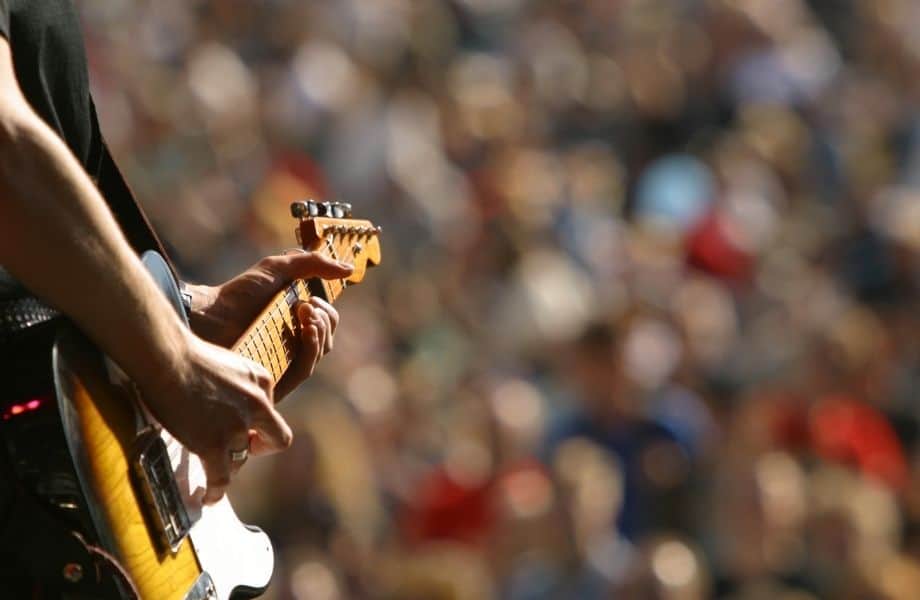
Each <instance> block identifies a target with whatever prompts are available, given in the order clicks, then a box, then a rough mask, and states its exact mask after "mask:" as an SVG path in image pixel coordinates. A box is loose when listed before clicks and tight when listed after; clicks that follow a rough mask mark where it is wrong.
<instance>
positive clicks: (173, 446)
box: [0, 201, 380, 600]
mask: <svg viewBox="0 0 920 600" xmlns="http://www.w3.org/2000/svg"><path fill="white" fill-rule="evenodd" d="M291 212H292V214H293V216H294V217H295V218H297V219H298V220H299V223H298V227H297V229H296V230H295V231H296V234H297V238H298V241H299V242H300V243H301V245H302V247H303V248H304V249H305V250H309V251H315V252H320V253H323V254H326V255H328V256H330V257H332V258H335V259H337V260H341V261H343V262H348V263H351V264H353V265H354V271H353V272H352V274H351V275H350V276H349V277H348V278H347V279H343V280H320V279H315V280H309V281H304V280H297V281H294V282H293V283H291V284H290V285H288V286H287V287H286V288H285V289H283V290H281V291H280V292H278V294H277V295H276V296H275V297H274V298H273V299H272V301H271V302H270V303H269V304H268V306H266V308H265V309H264V311H263V312H262V313H261V314H260V315H259V316H258V318H256V319H255V321H253V323H252V324H251V325H250V327H249V328H248V329H247V330H246V332H245V333H244V334H243V335H242V337H241V338H240V339H239V341H238V342H237V343H236V344H235V346H234V348H233V349H234V350H235V351H236V352H238V353H240V354H242V355H243V356H245V357H247V358H249V359H251V360H253V361H255V362H257V363H260V364H261V365H262V366H263V367H265V368H266V369H267V370H268V371H269V372H270V373H271V374H272V376H273V377H274V379H275V381H276V382H277V381H278V380H279V379H280V378H281V376H282V375H283V374H284V373H285V371H286V370H287V368H288V366H289V365H290V364H291V363H292V361H293V360H294V358H295V356H296V353H297V351H298V348H299V339H300V338H299V333H298V329H299V324H298V322H297V317H296V312H295V310H294V306H295V305H296V303H298V302H299V301H302V300H306V299H307V298H309V297H310V296H312V295H317V296H321V297H323V298H325V299H326V300H328V301H334V300H335V299H336V298H338V296H339V295H340V294H341V293H342V291H343V290H344V289H345V287H347V286H348V285H351V284H354V283H358V282H360V281H361V280H362V279H363V278H364V275H365V272H366V269H367V267H368V266H370V265H376V264H379V262H380V244H379V233H380V229H379V228H378V227H375V226H374V225H373V224H371V223H370V222H369V221H363V220H355V219H352V218H351V211H350V207H349V206H348V205H346V204H338V203H317V202H312V201H309V202H296V203H294V204H293V205H292V206H291ZM142 258H143V262H144V265H145V266H146V268H147V269H148V271H149V272H150V273H151V275H153V277H154V279H155V280H156V281H157V282H158V284H159V285H160V287H161V289H162V290H163V292H164V294H166V296H167V297H168V298H169V300H170V301H171V302H172V304H173V305H174V307H175V308H176V310H177V311H178V312H179V313H180V314H181V315H183V317H184V312H183V310H182V304H181V297H180V294H179V290H178V288H177V285H176V281H175V280H174V279H173V276H172V273H171V271H170V269H169V268H168V266H167V265H166V263H165V261H164V260H163V258H162V257H161V256H160V255H158V254H156V253H154V252H148V253H146V254H145V255H144V256H143V257H142ZM47 371H49V374H50V377H48V378H47V379H46V380H45V381H46V383H44V384H42V383H37V384H34V385H31V387H30V385H26V384H23V385H20V386H19V388H18V390H17V393H15V394H14V395H13V397H9V396H6V397H4V398H3V399H2V402H3V403H2V405H0V408H2V413H0V426H2V427H3V428H4V430H3V433H4V437H5V438H6V439H7V440H8V445H9V446H10V448H11V450H10V451H11V454H12V457H13V462H14V466H15V469H16V471H17V474H18V475H19V476H20V479H21V480H22V481H23V482H24V484H25V485H27V486H28V487H29V488H31V489H32V490H33V491H34V492H35V493H36V494H37V495H38V496H39V497H40V498H41V500H42V501H43V502H44V503H47V505H48V508H49V509H50V510H52V511H53V512H54V513H55V514H56V515H57V516H58V517H59V518H60V519H62V520H63V521H64V522H66V523H68V524H69V525H70V526H71V527H72V528H73V529H74V530H75V531H78V532H79V533H80V534H81V535H82V536H83V537H84V538H85V539H86V540H87V541H89V542H90V543H92V544H94V545H96V546H99V547H100V548H102V549H104V550H105V551H107V552H108V553H110V554H111V555H113V556H114V558H115V559H116V560H117V562H118V563H119V564H120V565H121V566H122V567H123V570H124V571H126V573H127V578H123V579H127V580H130V582H132V583H131V584H128V583H126V582H125V581H120V582H119V581H113V582H111V589H112V590H113V592H112V593H113V594H115V595H120V596H122V597H132V596H134V595H135V594H139V595H140V597H141V598H143V599H144V600H147V599H148V598H149V599H152V600H203V599H207V600H225V599H227V598H230V597H231V596H233V597H239V596H243V597H252V596H257V595H259V594H261V593H262V592H263V591H264V590H265V588H266V587H267V586H268V583H269V579H270V578H271V574H272V570H273V567H274V554H273V551H272V546H271V542H270V541H269V539H268V536H267V535H265V533H263V532H262V531H261V530H260V529H258V528H256V527H253V526H250V525H245V524H243V523H242V522H240V520H239V519H238V518H237V516H236V513H235V512H234V510H233V507H232V506H231V505H230V501H229V500H228V499H227V497H226V496H224V498H223V499H221V500H220V501H219V502H217V503H216V504H213V505H209V506H204V505H203V504H202V503H201V501H200V498H201V496H202V493H203V491H204V488H205V485H206V478H205V475H204V469H203V467H202V465H201V462H200V460H199V459H198V457H197V456H196V455H194V454H193V453H191V452H189V451H188V450H187V449H186V448H184V447H183V446H182V445H181V444H180V443H179V442H178V441H176V440H175V439H174V438H173V437H172V436H170V435H169V433H168V432H167V431H166V430H164V429H162V428H161V427H160V426H159V425H158V424H157V423H156V421H155V420H154V419H153V418H152V417H151V416H150V414H149V413H148V412H147V411H146V409H145V408H144V405H143V402H142V399H141V398H139V396H138V394H137V392H136V390H135V388H134V386H133V385H132V384H131V382H130V381H129V380H128V379H127V377H125V376H124V374H123V373H121V371H120V370H119V369H118V368H117V366H115V365H114V363H112V362H111V361H109V360H108V359H106V357H105V356H103V355H102V354H101V353H100V352H99V350H97V349H96V348H94V347H93V345H92V343H91V342H89V341H88V340H87V339H86V338H85V337H84V336H82V335H81V334H80V333H79V332H77V331H76V329H75V328H73V327H72V326H66V325H65V326H63V327H61V330H60V332H59V333H58V334H57V337H56V340H55V343H54V347H53V350H52V353H51V356H50V360H49V362H48V365H47ZM23 380H24V381H25V380H30V381H31V380H36V381H41V378H38V379H34V378H33V379H30V378H27V377H26V378H24V379H23ZM85 575H87V574H85V573H82V572H78V571H77V570H74V569H71V570H70V571H68V567H65V568H64V570H63V572H62V577H64V578H65V579H66V578H79V577H82V576H85ZM113 579H115V578H113ZM132 584H133V585H132ZM132 587H133V588H134V589H133V590H132V589H131V588H132Z"/></svg>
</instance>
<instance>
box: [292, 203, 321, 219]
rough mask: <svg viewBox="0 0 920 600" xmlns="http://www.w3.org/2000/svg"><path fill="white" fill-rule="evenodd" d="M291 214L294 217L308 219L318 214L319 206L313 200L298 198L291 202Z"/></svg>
mask: <svg viewBox="0 0 920 600" xmlns="http://www.w3.org/2000/svg"><path fill="white" fill-rule="evenodd" d="M291 216H292V217H294V218H295V219H308V218H310V217H318V216H319V206H318V205H317V203H316V202H315V201H313V200H299V201H297V202H292V203H291Z"/></svg>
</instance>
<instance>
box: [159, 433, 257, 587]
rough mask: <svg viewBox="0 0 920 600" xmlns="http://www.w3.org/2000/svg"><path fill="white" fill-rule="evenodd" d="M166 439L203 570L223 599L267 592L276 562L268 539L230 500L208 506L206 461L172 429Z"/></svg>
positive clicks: (225, 498) (163, 434) (193, 544)
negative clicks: (240, 590) (247, 591)
mask: <svg viewBox="0 0 920 600" xmlns="http://www.w3.org/2000/svg"><path fill="white" fill-rule="evenodd" d="M160 437H162V438H163V441H164V442H165V443H166V448H167V449H168V450H169V459H170V462H171V463H172V467H173V473H175V476H176V483H177V484H178V486H179V493H180V494H181V495H182V499H183V501H184V502H185V507H186V510H187V511H188V516H189V519H190V520H191V522H192V529H191V532H190V533H189V538H190V539H191V543H192V546H193V547H194V548H195V554H197V556H198V562H199V563H200V564H201V568H202V570H204V571H207V573H208V574H209V575H210V576H211V579H212V581H213V582H214V587H215V589H216V590H217V597H218V598H220V600H227V599H229V598H230V593H231V592H232V591H233V589H234V588H236V587H239V586H245V587H249V588H254V589H262V588H264V587H266V586H267V585H268V582H269V579H271V575H272V570H273V568H274V563H275V555H274V551H273V550H272V545H271V542H270V541H269V539H268V536H267V535H265V533H264V532H262V531H261V530H260V529H257V528H254V527H253V528H250V527H248V526H247V525H245V524H244V523H243V522H242V521H240V520H239V518H238V517H237V516H236V513H235V512H234V511H233V507H232V506H231V505H230V500H228V499H227V497H226V496H224V497H223V498H221V500H220V501H219V502H217V503H216V504H212V505H209V506H204V505H202V503H201V498H202V496H203V495H204V491H205V487H206V484H207V478H206V476H205V473H204V467H203V466H202V464H201V460H200V459H199V458H198V456H196V455H195V454H193V453H191V452H189V451H188V449H186V448H185V447H184V446H182V444H180V443H179V442H178V441H176V440H175V439H174V438H173V437H172V436H171V435H170V434H169V433H168V432H167V431H166V430H161V432H160Z"/></svg>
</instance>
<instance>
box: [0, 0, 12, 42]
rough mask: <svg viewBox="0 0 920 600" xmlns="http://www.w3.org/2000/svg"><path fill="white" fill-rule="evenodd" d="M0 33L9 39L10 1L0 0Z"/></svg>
mask: <svg viewBox="0 0 920 600" xmlns="http://www.w3.org/2000/svg"><path fill="white" fill-rule="evenodd" d="M0 35H2V36H3V37H5V38H6V39H10V3H9V0H0Z"/></svg>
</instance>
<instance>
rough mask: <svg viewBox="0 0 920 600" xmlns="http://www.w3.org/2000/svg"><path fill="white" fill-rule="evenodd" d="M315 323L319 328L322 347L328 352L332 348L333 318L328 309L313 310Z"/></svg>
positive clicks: (324, 351) (323, 352)
mask: <svg viewBox="0 0 920 600" xmlns="http://www.w3.org/2000/svg"><path fill="white" fill-rule="evenodd" d="M313 324H314V325H316V326H317V327H318V328H319V338H320V348H322V354H326V353H327V352H329V351H330V350H332V320H331V319H330V318H329V315H328V314H327V313H326V311H324V310H321V309H317V310H314V311H313Z"/></svg>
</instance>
